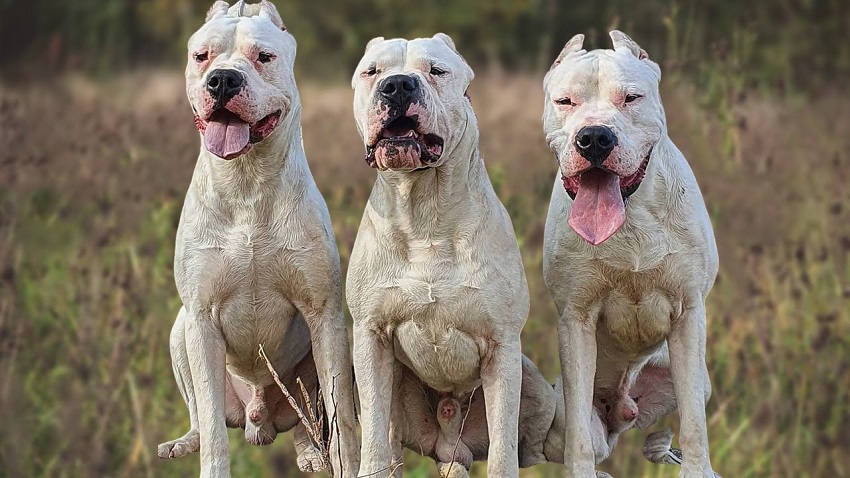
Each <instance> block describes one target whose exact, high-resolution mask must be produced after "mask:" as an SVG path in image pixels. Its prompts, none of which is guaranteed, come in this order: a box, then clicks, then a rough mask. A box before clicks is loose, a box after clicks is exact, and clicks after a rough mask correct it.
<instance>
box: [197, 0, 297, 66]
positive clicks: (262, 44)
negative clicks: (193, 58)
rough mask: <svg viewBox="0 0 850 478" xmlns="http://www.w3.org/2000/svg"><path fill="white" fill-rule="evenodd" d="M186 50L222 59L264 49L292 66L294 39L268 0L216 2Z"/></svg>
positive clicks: (294, 48) (294, 47)
mask: <svg viewBox="0 0 850 478" xmlns="http://www.w3.org/2000/svg"><path fill="white" fill-rule="evenodd" d="M188 49H189V53H190V55H192V54H193V53H195V52H201V51H203V52H210V53H212V54H213V55H211V56H214V57H215V58H219V59H222V60H226V59H229V58H230V57H232V56H239V55H241V56H247V55H250V54H252V53H253V52H254V51H255V50H263V51H269V52H272V53H274V54H275V56H276V58H278V59H280V60H282V61H284V62H286V63H288V64H290V65H292V64H294V61H295V50H296V42H295V38H294V37H293V36H292V35H290V34H289V32H288V31H287V30H286V27H285V25H284V24H283V21H282V20H281V18H280V15H279V14H278V13H277V10H276V9H275V8H274V6H273V5H272V4H271V3H270V2H268V1H267V0H263V1H262V2H260V3H257V4H245V3H244V2H236V3H235V4H234V5H232V6H229V5H228V4H227V3H225V2H222V1H218V2H216V3H215V4H213V6H212V8H210V10H209V12H208V13H207V18H206V22H205V23H204V24H203V25H202V26H201V28H199V29H198V31H196V32H195V33H194V34H193V35H192V36H191V37H190V38H189V42H188ZM215 58H212V60H213V61H215Z"/></svg>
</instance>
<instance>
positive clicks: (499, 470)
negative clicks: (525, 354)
mask: <svg viewBox="0 0 850 478" xmlns="http://www.w3.org/2000/svg"><path fill="white" fill-rule="evenodd" d="M481 388H483V389H484V403H485V404H486V408H487V430H488V432H487V434H488V435H489V437H490V447H489V450H488V453H487V456H488V458H487V476H500V477H502V476H519V458H518V453H519V452H518V443H517V442H518V440H519V437H518V434H519V430H518V428H519V397H520V391H521V389H522V353H521V352H520V344H519V340H516V341H515V342H505V343H501V344H497V345H496V346H495V347H494V348H493V350H492V351H491V352H490V357H489V360H488V361H487V362H486V363H485V364H484V366H483V367H482V368H481Z"/></svg>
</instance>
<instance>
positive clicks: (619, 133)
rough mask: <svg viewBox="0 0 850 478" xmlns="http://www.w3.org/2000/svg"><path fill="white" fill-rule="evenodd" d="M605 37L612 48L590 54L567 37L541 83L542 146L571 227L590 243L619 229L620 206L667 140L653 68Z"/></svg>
mask: <svg viewBox="0 0 850 478" xmlns="http://www.w3.org/2000/svg"><path fill="white" fill-rule="evenodd" d="M610 36H611V39H612V40H613V43H614V49H613V50H593V51H590V52H588V51H585V50H584V49H583V48H582V43H583V41H584V35H576V36H574V37H573V38H572V39H571V40H570V41H569V42H567V44H566V46H565V47H564V49H563V51H561V53H560V55H558V58H557V59H556V60H555V63H554V64H553V65H552V68H551V69H550V70H549V72H548V73H547V74H546V78H545V79H544V83H543V85H544V93H545V104H544V112H543V129H544V132H545V133H546V141H547V143H548V144H549V148H550V149H551V150H552V152H553V153H554V154H555V157H556V158H557V159H558V164H559V166H560V170H561V175H562V176H563V181H564V188H565V189H566V191H567V194H569V195H570V197H571V198H573V199H574V202H573V205H572V210H571V212H570V225H571V226H572V227H573V229H575V231H576V232H578V233H579V234H580V235H581V236H582V237H584V238H585V239H586V240H587V241H588V242H590V243H591V244H600V243H602V242H603V241H605V240H606V239H608V238H609V237H611V235H613V234H614V233H615V232H616V231H617V230H618V229H619V228H620V226H622V224H623V222H624V221H625V201H626V199H627V198H628V197H629V196H630V195H631V194H632V193H634V192H635V191H636V190H637V189H638V187H639V186H640V183H641V181H642V180H643V177H644V174H645V171H646V167H647V164H648V162H649V158H650V154H651V153H652V149H653V147H654V146H655V145H656V144H657V143H658V141H659V140H660V139H661V137H662V136H663V135H665V134H666V124H665V119H664V109H663V108H662V106H661V97H660V94H659V92H658V83H659V81H660V79H661V70H660V68H659V67H658V65H657V64H656V63H654V62H653V61H651V60H650V59H649V57H648V55H647V53H646V51H644V50H643V49H641V48H640V46H638V45H637V43H635V42H634V41H633V40H632V39H631V38H629V37H628V36H626V35H625V34H623V33H622V32H619V31H616V30H614V31H612V32H611V33H610Z"/></svg>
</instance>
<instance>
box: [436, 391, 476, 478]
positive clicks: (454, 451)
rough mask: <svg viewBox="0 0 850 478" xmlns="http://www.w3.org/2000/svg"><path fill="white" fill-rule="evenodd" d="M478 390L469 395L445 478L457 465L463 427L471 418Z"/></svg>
mask: <svg viewBox="0 0 850 478" xmlns="http://www.w3.org/2000/svg"><path fill="white" fill-rule="evenodd" d="M476 390H478V387H475V388H473V389H472V393H470V394H469V403H468V404H467V405H466V413H465V414H464V415H463V420H461V422H460V431H458V432H457V440H455V449H454V450H452V461H451V463H449V468H448V469H447V470H446V474H445V475H443V476H444V477H445V478H448V476H449V473H451V472H452V466H454V464H455V453H457V446H458V445H459V444H460V437H461V435H463V426H464V425H466V418H467V417H468V416H469V411H470V410H472V397H474V396H475V391H476Z"/></svg>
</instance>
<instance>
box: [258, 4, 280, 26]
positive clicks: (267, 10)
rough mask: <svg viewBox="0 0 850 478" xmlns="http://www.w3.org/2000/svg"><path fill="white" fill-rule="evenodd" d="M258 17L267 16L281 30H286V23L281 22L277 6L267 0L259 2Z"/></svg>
mask: <svg viewBox="0 0 850 478" xmlns="http://www.w3.org/2000/svg"><path fill="white" fill-rule="evenodd" d="M259 16H260V18H268V19H269V20H271V22H272V23H274V25H275V26H276V27H278V28H280V29H281V30H283V31H286V25H284V24H283V19H282V18H280V13H278V12H277V8H276V7H275V6H274V4H273V3H272V2H270V1H269V0H263V1H262V2H260V13H259Z"/></svg>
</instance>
